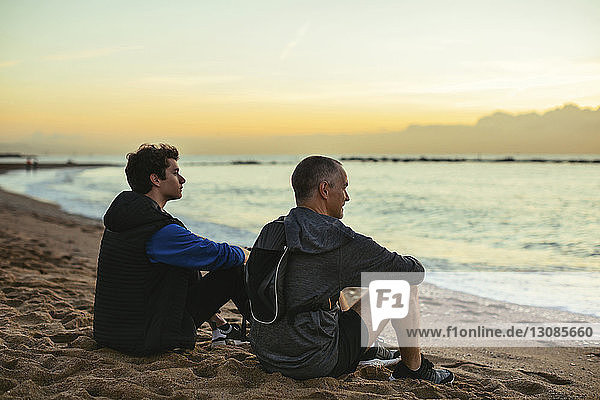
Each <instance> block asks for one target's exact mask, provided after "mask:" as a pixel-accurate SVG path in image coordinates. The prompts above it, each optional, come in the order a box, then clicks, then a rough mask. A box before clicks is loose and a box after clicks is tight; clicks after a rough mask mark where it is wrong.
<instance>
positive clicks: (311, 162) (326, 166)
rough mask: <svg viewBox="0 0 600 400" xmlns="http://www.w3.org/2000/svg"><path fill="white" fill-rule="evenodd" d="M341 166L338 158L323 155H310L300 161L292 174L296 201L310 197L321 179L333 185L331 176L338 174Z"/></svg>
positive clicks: (299, 201) (300, 201)
mask: <svg viewBox="0 0 600 400" xmlns="http://www.w3.org/2000/svg"><path fill="white" fill-rule="evenodd" d="M341 167H342V163H341V162H339V161H338V160H334V159H333V158H329V157H324V156H310V157H306V158H305V159H304V160H302V161H300V163H299V164H298V165H296V169H294V173H293V174H292V188H293V189H294V195H295V196H296V203H298V204H300V203H302V202H304V201H306V200H308V199H310V198H311V196H312V195H313V193H314V191H315V190H316V189H317V187H318V186H319V184H320V183H321V182H323V181H327V182H328V183H329V184H330V185H332V186H333V185H334V183H333V182H332V181H333V180H334V179H333V177H334V176H335V175H336V174H340V171H341Z"/></svg>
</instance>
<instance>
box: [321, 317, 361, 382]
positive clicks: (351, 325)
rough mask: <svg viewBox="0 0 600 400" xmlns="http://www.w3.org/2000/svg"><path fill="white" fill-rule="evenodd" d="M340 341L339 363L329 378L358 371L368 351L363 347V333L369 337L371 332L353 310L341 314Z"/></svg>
mask: <svg viewBox="0 0 600 400" xmlns="http://www.w3.org/2000/svg"><path fill="white" fill-rule="evenodd" d="M338 324H339V325H338V326H339V328H340V329H339V335H340V336H339V341H338V361H337V364H336V365H335V366H334V367H333V370H331V372H330V373H329V376H333V377H335V378H337V377H338V376H340V375H343V374H349V373H352V372H354V371H356V367H357V366H358V362H359V361H360V359H361V357H362V355H363V354H364V353H365V351H367V348H366V347H361V346H360V345H361V341H360V339H361V333H362V334H363V335H368V334H369V331H368V329H367V326H366V325H365V322H364V321H363V319H362V318H361V317H360V315H358V313H357V312H356V311H354V310H352V309H350V310H348V311H345V312H343V313H341V314H340V318H339V320H338Z"/></svg>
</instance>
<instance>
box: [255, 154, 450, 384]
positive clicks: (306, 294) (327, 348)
mask: <svg viewBox="0 0 600 400" xmlns="http://www.w3.org/2000/svg"><path fill="white" fill-rule="evenodd" d="M292 187H293V189H294V194H295V197H296V205H297V207H296V208H293V209H292V210H291V211H290V212H289V214H288V215H287V216H286V217H285V219H284V222H283V225H284V231H285V242H286V245H287V248H288V249H289V250H290V252H289V255H288V258H287V269H286V272H285V274H286V280H285V287H284V290H283V292H284V294H285V303H286V306H285V309H286V310H285V313H284V314H283V316H282V317H281V319H279V320H276V321H275V322H273V323H270V324H266V323H260V322H258V321H256V320H253V321H252V325H251V331H250V343H251V344H252V347H253V350H254V352H255V353H256V355H257V356H258V359H259V360H260V363H261V365H262V366H263V368H265V369H266V370H267V371H279V372H281V373H283V374H284V375H287V376H291V377H294V378H298V379H308V378H313V377H319V376H334V377H337V376H340V375H342V374H344V373H350V372H352V371H354V370H355V369H356V367H357V365H358V363H359V361H360V360H361V359H364V358H370V357H373V356H374V354H370V355H368V354H366V353H368V352H369V350H368V349H366V348H364V347H361V331H362V332H368V330H367V326H368V325H367V324H365V322H366V321H365V318H361V315H360V310H361V307H360V304H355V305H354V306H353V307H352V308H351V309H349V310H348V311H345V312H342V311H341V310H340V307H339V304H338V302H337V301H336V300H337V298H338V297H339V293H340V291H341V290H342V289H344V288H345V287H350V286H360V283H361V281H360V279H361V272H423V271H424V269H423V266H422V265H421V263H420V262H419V261H417V260H416V259H414V258H413V257H410V256H401V255H399V254H396V253H393V252H390V251H388V250H387V249H385V248H384V247H381V246H380V245H378V244H377V243H376V242H375V241H373V240H372V239H371V238H368V237H366V236H363V235H361V234H359V233H356V232H354V231H353V230H352V229H350V228H349V227H347V226H345V225H344V224H343V223H342V222H341V221H340V220H341V219H342V217H343V216H344V204H345V203H346V202H347V201H349V200H350V197H349V196H348V192H347V188H348V177H347V175H346V172H345V171H344V169H343V168H342V165H341V163H340V162H338V161H336V160H334V159H332V158H328V157H322V156H312V157H308V158H305V159H304V160H302V161H301V162H300V163H299V164H298V165H297V166H296V169H295V170H294V173H293V174H292ZM274 232H275V229H274V227H273V223H271V224H267V225H266V226H265V227H264V228H263V230H262V231H261V233H260V235H259V237H258V239H257V244H267V246H266V247H269V246H268V243H269V242H270V241H274V240H277V239H278V238H277V237H276V236H277V234H276V233H274ZM359 303H360V302H359ZM367 335H368V333H367ZM400 354H401V357H402V361H401V362H399V363H397V365H396V368H395V370H394V372H393V374H392V377H391V379H398V378H418V379H426V380H429V381H432V382H434V383H448V382H452V380H453V379H454V376H453V374H452V373H451V372H450V371H448V370H443V369H434V368H433V366H432V364H431V362H429V361H428V360H427V359H425V358H424V357H422V355H421V352H420V349H419V348H416V347H411V348H401V349H400ZM393 356H397V355H392V357H393ZM384 357H386V358H389V357H390V355H389V354H388V355H384Z"/></svg>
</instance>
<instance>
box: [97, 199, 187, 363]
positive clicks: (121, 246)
mask: <svg viewBox="0 0 600 400" xmlns="http://www.w3.org/2000/svg"><path fill="white" fill-rule="evenodd" d="M168 224H178V225H181V226H184V225H183V223H182V222H181V221H179V220H178V219H176V218H173V217H172V216H171V215H170V214H168V213H167V212H165V211H163V210H161V209H160V207H159V206H158V204H157V203H156V202H155V201H154V200H152V199H150V198H149V197H148V196H144V195H141V194H138V193H135V192H131V191H126V192H122V193H121V194H119V195H118V196H117V197H116V198H115V199H114V200H113V202H112V204H111V205H110V207H109V208H108V211H107V212H106V214H105V215H104V225H105V230H104V235H103V237H102V243H101V245H100V254H99V256H98V276H97V281H96V295H95V302H94V338H95V339H96V341H97V342H98V343H99V344H102V345H105V346H108V347H111V348H113V349H116V350H119V351H122V352H124V353H129V354H134V355H146V354H152V353H158V352H162V351H167V350H171V349H173V348H176V347H181V348H194V345H195V340H196V327H195V325H194V322H193V319H192V317H191V315H190V314H189V313H188V312H187V311H186V308H185V304H186V298H187V291H188V285H189V282H190V280H191V279H192V278H193V276H194V274H195V273H196V272H195V271H191V270H189V269H186V268H181V267H176V266H172V265H167V264H161V263H159V264H156V263H151V262H150V260H149V259H148V257H147V255H146V242H147V241H148V240H149V239H150V238H151V237H152V235H154V233H155V232H157V231H158V230H159V229H161V228H163V227H164V226H166V225H168Z"/></svg>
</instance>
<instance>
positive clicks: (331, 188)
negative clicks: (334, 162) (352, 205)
mask: <svg viewBox="0 0 600 400" xmlns="http://www.w3.org/2000/svg"><path fill="white" fill-rule="evenodd" d="M333 180H334V182H330V185H328V195H329V197H328V198H327V215H329V216H331V217H334V218H338V219H342V218H343V217H344V204H346V202H347V201H350V197H349V196H348V192H347V191H346V189H347V188H348V175H346V171H344V169H343V168H342V167H340V173H339V174H337V175H336V177H335V178H333Z"/></svg>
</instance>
